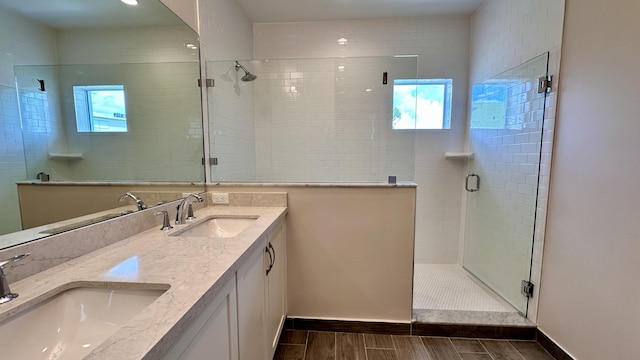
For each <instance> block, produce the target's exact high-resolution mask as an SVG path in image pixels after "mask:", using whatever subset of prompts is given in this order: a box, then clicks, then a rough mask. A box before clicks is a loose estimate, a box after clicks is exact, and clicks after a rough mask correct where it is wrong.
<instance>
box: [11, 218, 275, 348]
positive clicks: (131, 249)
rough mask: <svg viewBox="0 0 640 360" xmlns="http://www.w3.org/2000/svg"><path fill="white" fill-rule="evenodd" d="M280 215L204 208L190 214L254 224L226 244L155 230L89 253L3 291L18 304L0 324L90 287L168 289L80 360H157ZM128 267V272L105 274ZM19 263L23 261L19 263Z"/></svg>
mask: <svg viewBox="0 0 640 360" xmlns="http://www.w3.org/2000/svg"><path fill="white" fill-rule="evenodd" d="M286 212H287V208H285V207H228V206H212V207H207V208H204V209H202V210H199V211H197V212H196V216H197V217H198V218H200V219H202V218H204V217H207V216H210V215H244V216H251V215H253V216H259V218H258V219H257V220H256V221H255V222H254V223H253V224H251V225H250V226H249V227H248V228H247V229H245V230H244V231H243V232H242V233H240V234H239V235H238V236H236V237H233V238H226V239H207V238H196V237H182V236H170V235H171V234H172V233H174V232H177V231H180V230H181V229H183V228H184V227H186V226H188V224H187V225H174V229H173V230H170V231H168V232H164V231H161V230H159V229H157V228H154V229H152V230H147V231H145V232H142V233H140V234H138V235H136V236H133V237H130V238H128V239H125V240H122V241H120V242H117V243H115V244H112V245H110V246H107V247H105V248H102V249H100V250H96V251H94V252H91V253H89V254H86V255H84V256H81V257H79V258H76V259H73V260H71V261H68V262H66V263H63V264H61V265H58V266H56V267H53V268H51V269H48V270H45V271H43V272H40V273H37V274H35V275H33V276H30V277H27V278H25V279H23V280H20V281H17V282H15V283H13V284H11V290H12V291H13V292H16V293H19V294H20V296H19V297H18V298H17V299H16V300H14V301H12V302H9V303H6V304H3V305H2V306H0V322H1V321H3V320H5V319H8V318H10V317H11V316H13V315H15V314H17V313H19V312H20V311H22V310H25V309H27V308H29V307H30V306H32V305H34V304H36V303H38V302H40V301H42V300H44V299H46V298H48V297H50V296H52V295H55V294H56V293H58V292H61V291H63V290H65V289H68V288H72V287H77V286H82V285H90V286H100V287H107V286H108V287H110V288H118V287H119V288H150V289H164V288H167V287H169V289H168V290H167V291H166V292H165V293H164V294H163V295H162V296H160V297H159V298H158V299H157V300H156V301H154V302H153V303H152V304H151V305H149V306H148V307H146V308H145V309H144V310H143V311H142V312H141V313H139V314H138V315H136V316H135V317H134V318H133V319H132V320H131V321H129V322H128V323H127V324H126V325H125V326H124V327H122V328H121V329H120V330H118V331H117V332H116V333H115V334H114V335H112V336H111V337H110V338H109V339H107V341H105V342H104V343H102V344H101V345H100V346H98V347H97V348H96V349H94V350H93V351H92V352H91V353H90V354H89V355H88V356H87V357H85V359H101V360H109V359H114V360H115V359H117V360H128V359H136V360H139V359H159V358H160V357H161V356H162V354H163V353H165V352H166V351H167V350H168V349H169V348H170V347H171V346H172V345H173V343H174V342H175V341H176V340H177V339H178V337H179V336H180V335H181V333H182V331H183V330H184V329H185V328H187V327H188V326H189V325H190V324H191V323H192V321H193V320H194V319H195V318H196V317H197V316H198V314H199V313H200V312H201V311H202V309H203V308H204V307H205V306H206V305H207V304H208V303H209V302H210V301H211V300H212V299H213V298H214V297H215V295H216V293H217V292H218V291H219V290H220V289H221V288H222V287H223V286H224V285H225V284H226V283H227V281H228V280H230V279H232V278H233V276H234V273H235V271H237V270H238V268H239V267H240V266H242V264H243V263H244V262H245V261H246V260H247V259H248V257H249V255H250V254H251V252H252V250H254V249H255V248H257V247H258V246H259V243H260V241H259V240H262V239H264V236H267V234H268V233H269V232H270V231H271V230H272V229H273V228H274V227H275V226H276V224H277V223H278V222H279V221H280V220H282V219H284V217H285V214H286ZM131 259H135V260H134V261H136V262H137V266H136V267H132V269H131V270H129V271H110V270H112V269H113V268H114V267H116V266H117V265H118V264H122V263H123V262H125V261H127V260H129V261H131ZM23 261H29V259H28V258H27V259H25V260H23Z"/></svg>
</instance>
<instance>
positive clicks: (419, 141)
mask: <svg viewBox="0 0 640 360" xmlns="http://www.w3.org/2000/svg"><path fill="white" fill-rule="evenodd" d="M469 26H470V21H469V19H468V18H467V17H415V18H396V19H376V20H353V21H326V22H304V23H285V24H254V32H253V34H254V47H253V51H254V58H255V59H311V58H317V59H318V60H314V61H317V62H318V63H317V64H316V66H319V67H321V66H323V65H324V64H323V63H322V62H321V61H320V59H326V61H330V59H334V58H358V57H377V56H394V55H418V74H417V77H418V78H451V79H453V104H452V124H451V129H449V130H423V131H416V132H415V133H414V135H413V136H414V138H413V145H414V151H413V152H414V154H415V155H414V157H413V168H414V172H413V174H410V175H407V176H411V175H412V177H413V180H414V181H415V182H416V183H417V184H418V199H417V206H416V216H417V218H416V219H417V220H416V253H415V260H416V262H419V263H456V261H457V257H458V239H459V227H460V213H461V197H462V194H461V191H462V179H463V174H464V172H463V171H464V168H465V166H464V164H463V163H462V162H459V161H458V162H456V161H451V160H445V159H444V156H443V154H444V153H445V152H447V151H462V150H463V148H464V144H465V127H466V114H467V84H468V83H467V80H468V67H469V36H470V33H469V30H470V27H469ZM341 39H344V40H341ZM339 40H340V41H339ZM336 65H337V64H336ZM283 66H284V65H283ZM256 67H257V65H256ZM284 70H285V69H284V68H283V71H282V74H281V75H280V76H282V77H283V79H277V78H276V79H270V80H269V81H271V80H281V81H282V82H283V85H282V87H281V89H280V94H279V95H278V96H282V98H281V99H282V101H281V102H282V105H278V107H279V108H277V109H268V106H270V104H269V103H268V102H267V101H264V100H263V99H258V97H257V100H256V116H257V117H256V136H257V141H256V143H257V148H258V149H261V148H265V149H269V148H271V152H269V151H265V152H260V151H258V152H257V159H258V161H257V163H258V165H257V174H258V176H259V177H260V176H265V177H266V176H270V175H271V174H268V171H269V170H271V169H272V168H274V167H273V166H271V164H270V163H269V162H271V163H273V160H274V159H273V157H272V154H278V156H279V161H278V164H276V166H279V167H280V169H281V171H285V170H286V168H287V167H295V166H300V159H301V157H302V155H303V154H299V153H294V152H291V151H290V149H287V148H286V147H284V146H283V147H280V144H281V143H280V142H275V141H271V140H270V139H277V140H278V141H280V139H281V138H282V137H283V136H284V135H283V134H282V133H279V132H276V133H271V132H272V131H274V130H273V129H272V126H271V125H272V124H271V122H277V121H281V120H277V119H273V118H269V115H267V114H265V112H266V111H272V112H274V113H285V110H286V112H287V113H289V114H291V113H293V114H294V115H292V116H293V117H294V118H295V120H297V121H295V122H294V120H292V119H290V120H288V121H289V122H290V123H289V124H277V125H278V129H283V130H282V131H285V130H284V128H285V127H288V128H289V129H288V130H286V131H288V132H289V133H293V134H294V135H295V134H298V133H303V134H311V133H314V131H315V134H316V136H314V137H310V136H307V138H306V140H305V141H310V142H309V144H310V147H314V146H316V147H319V146H320V145H321V144H320V141H322V140H327V141H334V142H335V141H336V140H334V139H335V138H332V137H331V136H340V138H341V139H342V140H341V141H343V143H344V146H349V143H351V142H352V141H353V140H348V139H349V136H352V135H353V136H356V134H358V131H359V130H363V129H362V126H363V124H362V123H363V122H366V120H362V121H360V120H354V119H352V118H350V115H346V114H345V115H344V117H343V118H342V120H341V121H343V122H342V123H340V124H339V127H340V129H341V132H340V133H336V134H335V135H330V134H325V133H323V132H322V123H321V121H323V120H324V121H328V120H327V119H329V118H328V117H327V116H326V115H327V114H326V110H328V109H329V110H331V109H334V107H335V108H339V107H340V105H339V104H336V101H337V100H336V99H335V98H334V94H335V93H337V91H336V89H334V88H333V85H330V84H327V82H331V81H330V80H329V79H328V78H327V77H325V80H322V78H316V79H313V78H312V79H307V78H306V73H305V72H304V71H303V72H302V73H303V74H302V76H303V78H302V80H303V82H305V81H307V80H313V81H314V85H313V86H314V87H316V88H315V89H313V90H314V92H313V95H312V97H311V98H309V97H308V96H307V97H303V99H302V100H301V101H307V102H308V103H309V106H312V107H311V111H304V109H301V108H297V106H298V105H297V103H295V102H291V101H289V102H287V101H285V100H284V99H285V98H286V97H288V96H293V95H292V93H291V86H292V85H291V84H292V81H299V80H301V79H300V78H299V77H300V75H301V74H300V71H297V69H290V70H291V71H288V72H285V71H284ZM287 70H289V69H287ZM327 71H328V72H330V71H329V70H327ZM331 71H333V70H331ZM276 73H278V72H277V71H276ZM312 73H314V76H318V77H321V76H325V75H326V76H328V75H329V74H322V71H321V70H317V71H313V72H312ZM269 76H270V77H274V76H278V75H273V74H271V75H269ZM286 76H288V78H284V77H286ZM378 76H379V75H378ZM378 76H375V77H372V79H374V80H378V79H379V78H378ZM292 77H293V78H292ZM258 81H259V80H256V86H257V82H258ZM287 81H288V82H287ZM287 85H288V86H287ZM354 85H355V84H354ZM293 86H296V85H293ZM304 86H305V87H306V86H311V84H307V83H306V82H305V85H304ZM323 86H325V87H326V91H321V89H322V87H323ZM287 88H288V91H289V92H287ZM296 90H298V88H297V87H296ZM272 96H276V95H272ZM316 100H317V102H315V101H316ZM321 101H322V102H321ZM319 104H324V105H325V106H317V105H319ZM285 105H287V106H288V107H287V108H283V106H285ZM313 105H316V106H313ZM380 105H384V104H380ZM327 108H328V109H327ZM363 110H367V109H366V108H365V109H363ZM354 111H355V112H357V111H358V110H357V109H356V110H354ZM389 111H390V109H389ZM258 116H262V118H261V120H258ZM336 121H337V120H336ZM318 125H320V126H318ZM366 125H367V126H368V125H369V124H366ZM314 126H315V127H317V129H313V127H314ZM388 126H389V127H390V124H389V125H388ZM369 129H371V128H369ZM296 132H297V133H296ZM370 135H371V134H369V137H368V138H367V139H366V140H359V141H369V139H370ZM376 135H380V134H376ZM359 136H364V133H361V134H360V135H359ZM258 138H259V139H258ZM313 139H318V140H313ZM380 139H382V138H380ZM300 141H301V142H302V140H300ZM381 141H382V142H384V140H381ZM361 145H363V144H361ZM318 150H320V149H318ZM324 151H325V152H328V153H327V154H317V155H314V156H315V157H314V158H312V159H311V161H312V162H313V163H314V164H317V166H321V167H322V168H323V169H326V171H324V172H318V174H317V176H318V181H323V180H325V179H327V180H336V179H337V178H336V176H335V175H336V174H337V171H338V169H344V168H345V167H348V168H351V167H353V166H354V164H358V163H359V161H373V160H369V159H366V158H363V157H361V155H355V156H354V157H350V158H349V159H347V160H344V162H342V163H340V162H337V161H335V160H334V158H333V154H332V153H331V151H333V150H331V149H330V148H327V149H325V150H324ZM375 151H376V149H375V147H374V148H373V149H372V150H371V153H372V154H375ZM408 156H409V155H408ZM374 157H375V156H374ZM409 157H410V156H409ZM385 160H390V159H385ZM260 164H269V165H265V166H261V165H260ZM307 169H308V170H309V171H310V172H312V171H314V169H315V167H314V166H308V167H307ZM383 170H386V171H393V170H392V169H388V170H387V169H384V168H383ZM279 171H280V170H279ZM343 173H344V177H343V178H342V180H349V179H354V178H355V177H354V176H353V175H352V174H349V172H347V171H343ZM386 175H401V174H391V173H389V174H386ZM349 176H351V177H349ZM398 179H399V180H408V179H410V178H404V179H403V178H402V177H399V178H398ZM290 180H291V179H290Z"/></svg>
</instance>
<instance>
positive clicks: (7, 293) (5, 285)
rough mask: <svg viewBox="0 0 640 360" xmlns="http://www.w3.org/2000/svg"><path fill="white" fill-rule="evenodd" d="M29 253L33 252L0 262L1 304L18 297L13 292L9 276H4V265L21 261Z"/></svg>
mask: <svg viewBox="0 0 640 360" xmlns="http://www.w3.org/2000/svg"><path fill="white" fill-rule="evenodd" d="M29 255H31V254H30V253H26V254H21V255H17V256H14V257H12V258H9V259H7V260H5V261H2V262H0V304H4V303H6V302H9V301H11V300H13V299H15V298H17V297H18V294H14V293H12V292H11V290H10V289H9V282H8V281H7V278H6V277H5V276H4V271H3V269H4V266H5V265H8V264H11V263H14V262H16V261H20V260H22V259H24V258H25V257H27V256H29Z"/></svg>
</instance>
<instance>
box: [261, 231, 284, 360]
mask: <svg viewBox="0 0 640 360" xmlns="http://www.w3.org/2000/svg"><path fill="white" fill-rule="evenodd" d="M286 233H287V232H286V224H285V223H284V222H283V223H282V224H281V226H278V227H277V228H276V229H275V230H274V231H273V232H271V234H270V235H269V244H268V245H267V247H268V248H269V249H270V250H271V253H272V256H273V259H272V260H271V258H269V256H268V255H269V254H268V253H267V252H265V255H267V256H266V259H267V261H269V260H271V264H272V265H271V266H270V271H269V273H268V274H267V277H266V286H265V298H266V299H265V300H266V307H267V313H266V315H267V322H266V327H267V330H266V333H267V344H266V345H267V359H273V354H274V352H275V351H276V347H277V346H278V339H279V337H280V332H282V328H283V326H284V321H285V319H286V316H287V296H286V295H287V294H286V289H287V286H286V278H287V276H286V269H287V254H286V246H285V234H286ZM269 245H270V246H269ZM267 265H268V263H267ZM267 269H269V267H267Z"/></svg>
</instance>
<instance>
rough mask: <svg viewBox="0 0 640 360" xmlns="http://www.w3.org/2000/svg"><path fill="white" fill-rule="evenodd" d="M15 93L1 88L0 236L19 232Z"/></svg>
mask: <svg viewBox="0 0 640 360" xmlns="http://www.w3.org/2000/svg"><path fill="white" fill-rule="evenodd" d="M24 164H25V162H24V152H23V145H22V131H21V129H20V116H19V113H18V101H17V97H16V89H15V88H12V87H8V86H2V85H0V203H1V204H2V206H0V218H1V219H2V221H1V222H0V234H5V233H9V232H14V231H18V230H21V229H22V228H21V226H20V208H19V203H18V192H17V191H16V184H15V183H16V182H17V181H21V180H24V179H26V175H27V174H26V169H25V166H24Z"/></svg>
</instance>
